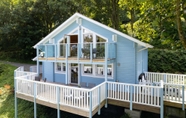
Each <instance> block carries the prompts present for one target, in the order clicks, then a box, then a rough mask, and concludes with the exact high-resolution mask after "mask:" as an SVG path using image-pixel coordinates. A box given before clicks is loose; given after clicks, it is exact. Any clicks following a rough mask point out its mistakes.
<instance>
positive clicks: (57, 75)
mask: <svg viewBox="0 0 186 118" xmlns="http://www.w3.org/2000/svg"><path fill="white" fill-rule="evenodd" d="M54 77H55V80H54V81H55V82H57V83H63V84H65V74H62V73H55V75H54Z"/></svg>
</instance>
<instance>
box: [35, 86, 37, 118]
mask: <svg viewBox="0 0 186 118" xmlns="http://www.w3.org/2000/svg"><path fill="white" fill-rule="evenodd" d="M36 87H37V83H34V118H37V107H36V95H37V88H36Z"/></svg>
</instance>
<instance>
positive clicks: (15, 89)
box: [14, 71, 17, 118]
mask: <svg viewBox="0 0 186 118" xmlns="http://www.w3.org/2000/svg"><path fill="white" fill-rule="evenodd" d="M15 77H16V71H14V97H15V118H17V95H16V91H17V81H16V78H15Z"/></svg>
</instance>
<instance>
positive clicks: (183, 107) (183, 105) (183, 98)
mask: <svg viewBox="0 0 186 118" xmlns="http://www.w3.org/2000/svg"><path fill="white" fill-rule="evenodd" d="M184 89H185V86H184V85H182V110H183V111H184V110H185V101H184V100H185V97H184V96H185V95H184V93H185V92H184ZM179 97H180V96H179Z"/></svg>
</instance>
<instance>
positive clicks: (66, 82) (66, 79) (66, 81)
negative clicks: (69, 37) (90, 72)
mask: <svg viewBox="0 0 186 118" xmlns="http://www.w3.org/2000/svg"><path fill="white" fill-rule="evenodd" d="M65 84H68V44H66V78H65Z"/></svg>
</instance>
